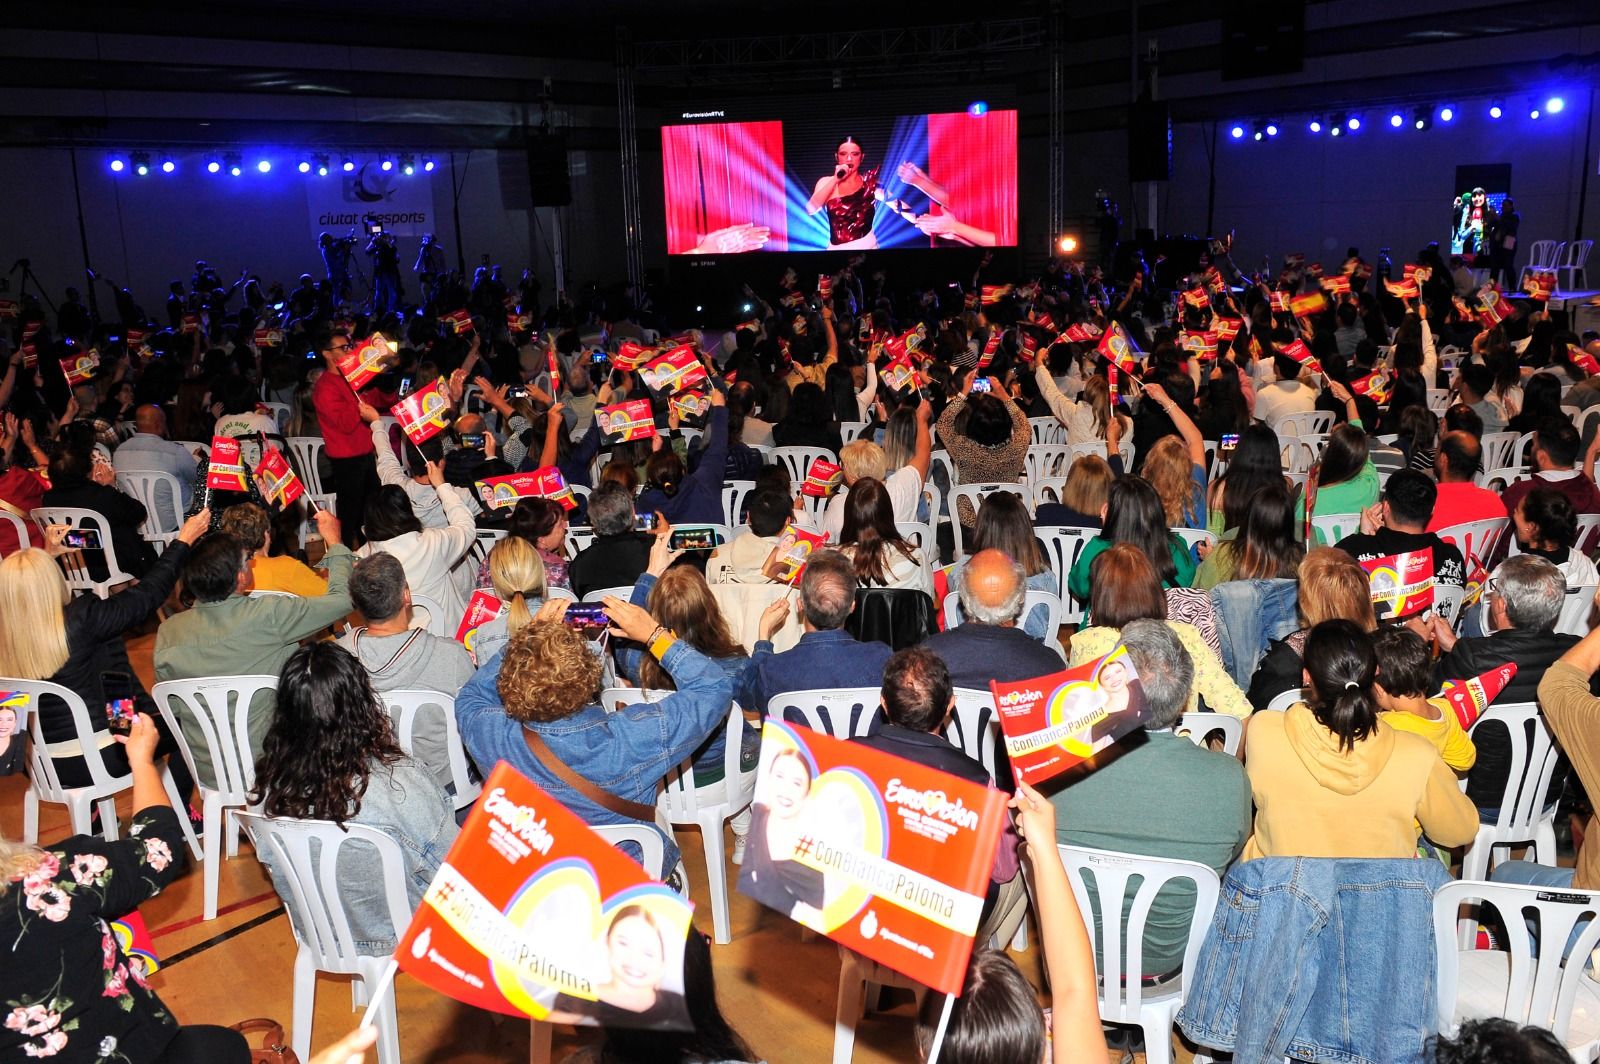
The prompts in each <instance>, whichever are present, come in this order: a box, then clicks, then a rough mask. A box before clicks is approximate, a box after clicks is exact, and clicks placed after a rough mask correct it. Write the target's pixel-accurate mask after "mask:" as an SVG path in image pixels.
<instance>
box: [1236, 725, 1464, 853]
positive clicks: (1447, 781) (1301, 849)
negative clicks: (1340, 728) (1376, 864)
mask: <svg viewBox="0 0 1600 1064" xmlns="http://www.w3.org/2000/svg"><path fill="white" fill-rule="evenodd" d="M1244 767H1245V772H1246V773H1247V774H1248V775H1249V777H1250V790H1251V793H1252V794H1253V795H1254V797H1255V803H1256V821H1255V831H1254V832H1253V834H1251V836H1250V839H1249V841H1247V842H1246V843H1245V847H1244V853H1243V854H1242V855H1240V858H1239V859H1240V860H1242V861H1248V860H1251V859H1252V858H1256V857H1414V856H1415V855H1416V852H1417V827H1416V825H1417V823H1419V822H1420V823H1421V825H1422V829H1423V830H1424V831H1425V832H1427V835H1428V838H1430V839H1432V840H1433V841H1434V842H1436V843H1438V844H1439V845H1440V846H1444V847H1450V846H1460V845H1464V844H1466V843H1468V842H1471V841H1472V839H1473V837H1474V836H1475V835H1476V834H1477V831H1478V811H1477V809H1476V808H1475V807H1474V806H1473V804H1472V802H1471V801H1470V800H1469V799H1468V798H1467V796H1466V795H1464V794H1462V793H1461V789H1460V787H1459V786H1458V784H1457V782H1456V775H1455V773H1454V772H1452V771H1450V767H1449V766H1448V765H1446V764H1445V763H1444V761H1443V760H1442V759H1441V758H1440V757H1439V752H1438V751H1437V750H1435V749H1434V748H1433V744H1431V743H1429V742H1428V740H1426V739H1424V738H1422V737H1421V736H1418V735H1412V734H1409V733H1406V732H1401V731H1397V730H1396V729H1394V728H1392V727H1390V726H1389V725H1388V724H1386V723H1384V722H1383V721H1382V720H1379V721H1378V723H1377V728H1376V729H1375V730H1374V732H1373V733H1372V734H1371V735H1369V736H1367V738H1365V739H1363V740H1362V741H1361V742H1358V743H1356V744H1355V746H1354V747H1353V748H1352V749H1350V750H1340V749H1339V739H1338V737H1337V736H1335V735H1334V734H1333V733H1332V732H1330V731H1329V730H1328V729H1327V728H1325V727H1323V726H1322V725H1321V724H1320V723H1318V721H1317V719H1316V717H1315V716H1313V715H1312V713H1311V710H1310V709H1309V708H1307V707H1306V705H1305V704H1304V703H1298V704H1296V705H1294V706H1292V707H1290V708H1289V709H1288V710H1287V711H1286V712H1284V713H1257V714H1255V715H1254V716H1252V717H1251V718H1250V727H1249V729H1248V730H1247V731H1246V733H1245V759H1244Z"/></svg>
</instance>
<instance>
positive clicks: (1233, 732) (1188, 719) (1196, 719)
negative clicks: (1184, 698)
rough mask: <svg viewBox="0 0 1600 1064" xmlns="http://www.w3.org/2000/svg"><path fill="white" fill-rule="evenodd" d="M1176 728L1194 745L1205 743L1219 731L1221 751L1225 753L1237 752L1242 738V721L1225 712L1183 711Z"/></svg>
mask: <svg viewBox="0 0 1600 1064" xmlns="http://www.w3.org/2000/svg"><path fill="white" fill-rule="evenodd" d="M1178 728H1179V731H1180V732H1182V733H1183V734H1185V735H1188V736H1189V738H1190V739H1191V740H1193V742H1194V744H1195V745H1196V746H1205V745H1207V743H1206V740H1208V739H1209V738H1211V736H1212V735H1214V734H1215V733H1217V732H1221V733H1222V752H1223V753H1225V754H1237V753H1238V752H1239V743H1240V742H1242V741H1243V740H1244V721H1242V720H1240V719H1239V718H1238V717H1230V716H1228V715H1227V714H1226V713H1185V714H1184V715H1183V720H1182V722H1181V723H1180V724H1179V725H1178Z"/></svg>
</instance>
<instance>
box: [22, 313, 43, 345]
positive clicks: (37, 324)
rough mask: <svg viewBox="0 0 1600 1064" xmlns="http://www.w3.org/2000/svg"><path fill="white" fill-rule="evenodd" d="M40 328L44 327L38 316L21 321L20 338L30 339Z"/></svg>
mask: <svg viewBox="0 0 1600 1064" xmlns="http://www.w3.org/2000/svg"><path fill="white" fill-rule="evenodd" d="M42 328H44V322H42V321H40V320H39V319H38V318H34V319H32V320H30V321H25V322H23V323H22V338H23V339H24V340H29V339H32V338H33V337H34V336H35V335H37V334H38V332H39V330H40V329H42Z"/></svg>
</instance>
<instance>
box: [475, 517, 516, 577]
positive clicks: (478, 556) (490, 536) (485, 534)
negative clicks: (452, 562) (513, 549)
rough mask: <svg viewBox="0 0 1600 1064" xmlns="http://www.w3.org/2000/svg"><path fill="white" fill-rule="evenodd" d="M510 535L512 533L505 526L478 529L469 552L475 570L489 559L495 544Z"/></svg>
mask: <svg viewBox="0 0 1600 1064" xmlns="http://www.w3.org/2000/svg"><path fill="white" fill-rule="evenodd" d="M508 535H510V533H509V532H507V531H506V530H505V529H503V528H480V529H478V534H477V537H476V538H475V539H474V540H473V543H472V549H471V550H470V551H469V552H468V553H467V557H468V558H470V559H471V564H472V568H473V571H474V572H476V571H477V567H478V566H479V565H482V564H483V563H484V562H485V561H487V560H488V558H489V552H490V551H492V550H494V548H495V544H497V543H499V542H500V541H501V540H502V539H505V538H506V536H508Z"/></svg>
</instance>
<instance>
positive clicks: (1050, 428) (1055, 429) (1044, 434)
mask: <svg viewBox="0 0 1600 1064" xmlns="http://www.w3.org/2000/svg"><path fill="white" fill-rule="evenodd" d="M1028 432H1029V434H1030V435H1031V436H1032V437H1033V445H1034V446H1035V447H1037V446H1039V445H1040V444H1052V443H1062V442H1064V441H1065V440H1066V436H1067V427H1066V426H1065V425H1063V424H1062V423H1061V422H1059V421H1057V420H1056V418H1055V415H1053V414H1052V415H1051V416H1049V417H1030V418H1029V419H1028Z"/></svg>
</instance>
